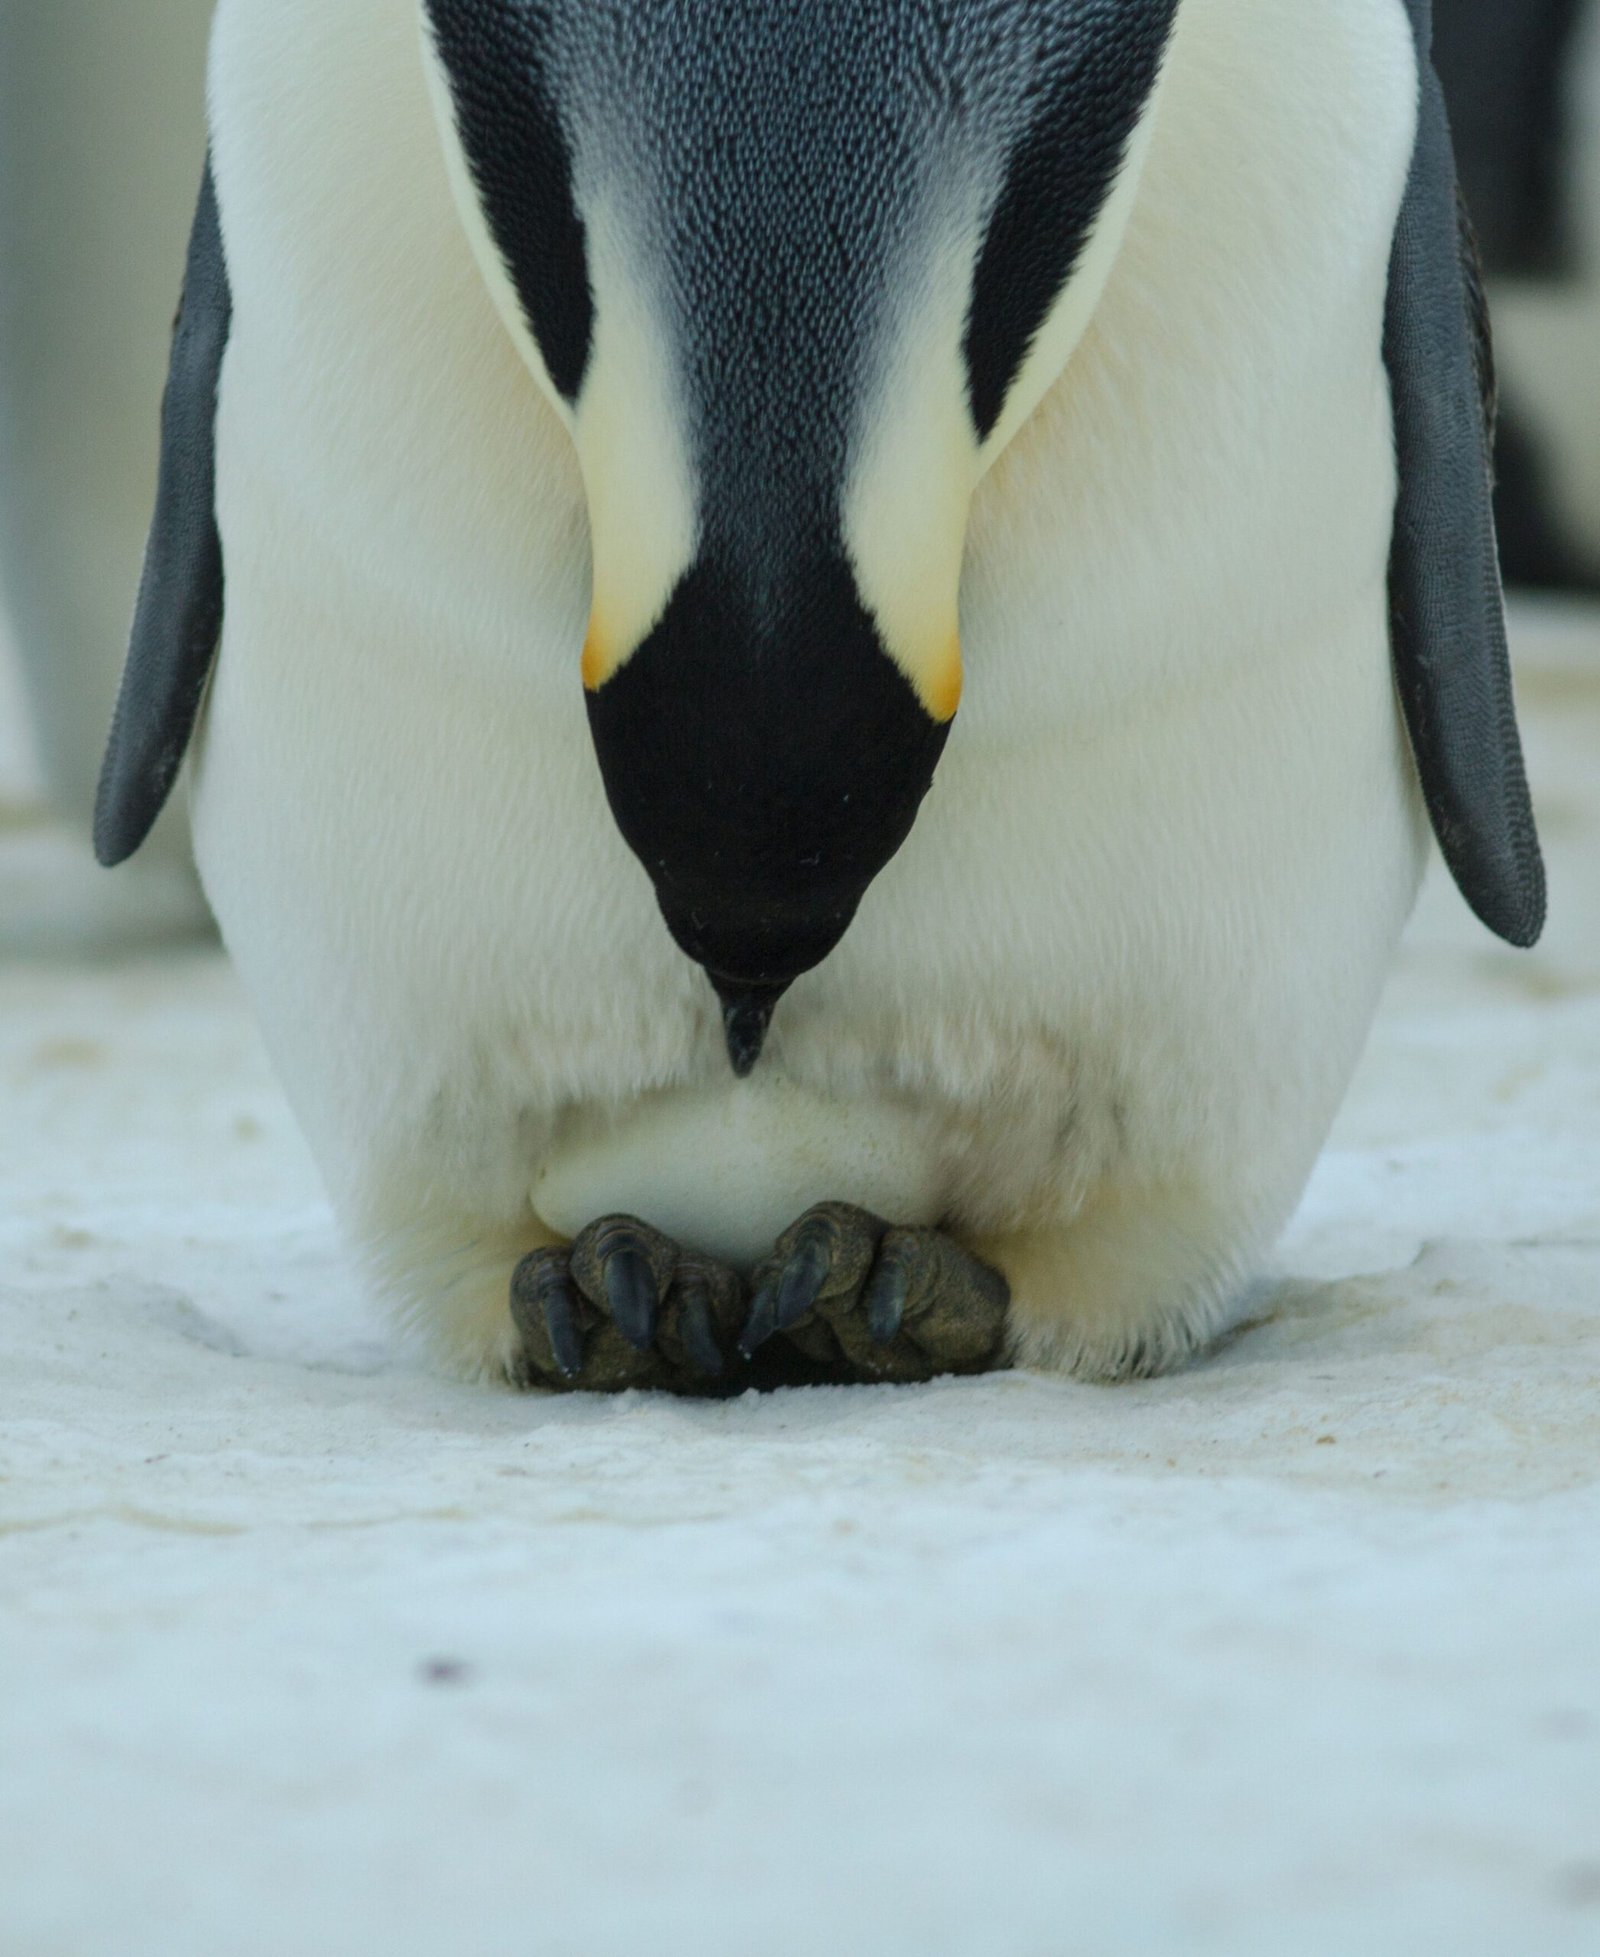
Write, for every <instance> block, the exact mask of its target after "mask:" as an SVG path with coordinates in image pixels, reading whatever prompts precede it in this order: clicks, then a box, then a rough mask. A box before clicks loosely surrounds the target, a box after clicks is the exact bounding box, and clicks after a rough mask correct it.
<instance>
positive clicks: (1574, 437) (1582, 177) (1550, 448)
mask: <svg viewBox="0 0 1600 1957" xmlns="http://www.w3.org/2000/svg"><path fill="white" fill-rule="evenodd" d="M1438 13H1439V24H1438V43H1437V54H1438V65H1439V70H1440V74H1441V77H1442V79H1443V81H1444V85H1445V94H1446V98H1447V100H1448V103H1449V108H1450V115H1451V120H1452V123H1453V126H1454V128H1455V132H1456V144H1457V152H1458V155H1459V158H1460V166H1461V181H1462V187H1463V189H1464V190H1465V192H1466V197H1467V205H1468V208H1469V209H1470V210H1471V212H1472V216H1473V221H1474V223H1475V225H1476V227H1477V231H1478V236H1479V239H1480V241H1481V244H1482V247H1483V255H1484V261H1485V263H1486V265H1487V266H1488V269H1489V275H1490V281H1489V296H1490V305H1491V310H1492V312H1493V313H1494V316H1495V335H1496V341H1497V344H1498V348H1499V353H1500V371H1501V379H1502V385H1503V409H1504V412H1503V414H1502V417H1501V428H1500V452H1499V458H1498V474H1499V483H1498V496H1497V514H1498V517H1499V525H1500V541H1501V554H1502V561H1503V563H1504V566H1505V570H1506V574H1507V576H1508V577H1509V578H1510V579H1511V580H1512V581H1513V582H1514V583H1521V584H1530V585H1542V586H1546V587H1551V588H1556V589H1562V588H1565V589H1570V590H1578V591H1590V592H1594V591H1600V0H1515V4H1508V0H1439V9H1438Z"/></svg>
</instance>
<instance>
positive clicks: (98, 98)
mask: <svg viewBox="0 0 1600 1957" xmlns="http://www.w3.org/2000/svg"><path fill="white" fill-rule="evenodd" d="M211 11H212V0H0V268H3V273H4V276H3V279H0V592H3V594H4V597H5V599H6V601H7V605H8V609H9V613H10V625H11V635H12V637H13V638H14V640H15V642H16V645H17V649H18V652H19V654H20V663H21V668H22V675H23V689H24V693H25V697H26V701H27V704H28V708H29V709H30V717H31V722H32V729H31V733H32V748H33V751H34V758H35V764H36V769H37V773H38V775H39V776H40V777H41V778H42V781H43V784H44V787H45V790H46V793H47V795H48V797H49V799H50V800H51V802H52V803H53V804H54V807H55V809H56V811H57V812H58V813H59V814H60V815H61V816H62V817H63V818H64V819H65V820H66V821H68V822H69V823H70V824H71V825H72V827H73V828H74V829H75V830H77V831H78V832H80V834H81V836H82V838H83V846H82V850H81V865H82V877H81V881H80V880H79V879H78V877H77V876H76V874H73V875H72V876H71V877H69V878H68V881H69V882H70V884H71V888H70V889H63V888H62V887H61V886H60V885H58V886H57V887H55V888H54V889H53V890H52V891H51V892H50V903H49V905H48V915H47V916H40V917H18V916H16V915H15V914H13V915H10V916H8V917H7V918H5V919H0V944H6V945H9V946H11V947H12V948H16V946H17V943H18V940H19V938H20V939H22V940H24V941H25V940H27V939H28V938H29V937H30V936H35V937H37V936H40V935H42V936H43V937H44V938H45V939H46V940H47V941H48V940H54V941H55V942H56V943H57V944H59V943H60V942H61V940H62V939H63V938H64V939H66V940H67V941H68V942H69V943H70V944H71V945H73V946H76V947H77V948H80V949H81V948H85V947H86V946H87V947H90V948H92V947H94V946H96V945H98V946H100V947H101V948H105V949H112V948H115V947H117V946H119V945H124V944H127V943H129V942H137V941H139V940H141V939H156V938H162V937H172V936H181V935H185V934H188V933H192V932H193V931H195V930H197V929H200V928H203V925H204V908H203V902H202V899H201V897H200V894H199V890H198V886H197V884H196V883H195V881H194V879H193V877H192V875H191V874H190V872H189V869H188V840H187V834H186V830H185V824H184V817H183V811H182V808H181V806H177V807H175V808H174V809H173V810H171V811H169V813H168V814H167V816H166V817H165V818H164V820H163V824H162V830H161V832H160V835H159V838H158V846H157V848H156V849H154V850H153V851H149V852H146V854H145V855H144V856H143V857H142V858H141V861H140V864H139V865H138V866H137V869H136V871H135V872H134V873H133V875H132V879H131V881H124V880H122V879H113V878H100V877H97V876H95V875H94V874H93V871H92V867H91V861H90V856H89V850H88V843H87V836H88V829H89V819H90V811H91V807H92V803H93V796H94V785H95V779H96V774H97V771H98V768H99V763H100V757H101V753H102V750H103V747H104V741H105V734H106V729H107V726H108V725H109V721H110V715H111V707H112V703H113V700H114V698H115V693H116V685H117V677H118V673H119V671H120V668H121V663H122V658H123V655H124V652H125V650H126V637H127V626H128V620H129V616H130V614H131V610H132V604H133V596H134V591H135V587H136V585H137V581H138V567H139V558H140V553H141V550H142V548H143V544H144V537H145V532H146V527H147V524H148V519H149V511H150V504H151V496H152V487H153V484H154V479H155V467H156V454H157V415H156V403H157V400H158V398H159V394H160V388H161V380H162V375H163V373H164V371H165V365H166V358H167V349H168V339H169V334H170V328H171V322H172V312H173V294H174V292H175V291H176V289H177V282H178V272H179V268H180V267H181V265H182V262H183V251H184V242H185V238H186V235H187V227H188V224H189V220H190V217H191V215H192V211H193V204H194V185H195V182H196V181H197V178H198V175H199V170H200V162H201V157H202V154H203V150H204V143H205V137H204V118H203V106H202V105H203V89H202V75H203V70H204V64H205V43H206V31H207V27H208V25H209V21H210V16H211ZM1435 31H1436V39H1437V45H1436V57H1437V60H1438V64H1439V66H1440V69H1441V71H1442V73H1443V75H1444V79H1445V84H1446V88H1447V90H1448V92H1449V94H1450V97H1451V103H1452V114H1453V117H1454V121H1455V126H1456V137H1457V146H1458V149H1459V152H1460V160H1461V172H1462V179H1463V183H1464V186H1465V189H1466V194H1467V198H1468V201H1469V204H1470V205H1471V208H1472V211H1473V215H1474V218H1475V221H1476V224H1477V227H1478V231H1479V234H1480V237H1481V240H1482V244H1483V250H1484V257H1485V260H1486V262H1487V265H1488V269H1489V273H1490V277H1491V282H1492V293H1493V301H1494V312H1495V319H1496V330H1497V342H1498V347H1499V357H1500V369H1501V381H1502V390H1503V404H1504V421H1503V431H1502V445H1501V455H1500V475H1501V483H1500V521H1501V537H1502V550H1503V556H1504V560H1505V566H1506V572H1507V578H1508V581H1509V582H1510V583H1512V584H1521V585H1532V586H1542V587H1545V588H1550V589H1557V590H1568V591H1579V592H1593V593H1600V0H1438V5H1437V8H1436V23H1435ZM15 745H16V743H15V742H13V743H12V746H15ZM77 862H78V858H77V857H74V870H75V869H76V865H77Z"/></svg>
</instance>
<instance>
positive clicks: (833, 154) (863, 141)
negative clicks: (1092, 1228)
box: [421, 0, 1179, 1072]
mask: <svg viewBox="0 0 1600 1957" xmlns="http://www.w3.org/2000/svg"><path fill="white" fill-rule="evenodd" d="M421 4H422V7H423V13H424V42H425V57H426V60H427V64H428V68H429V73H430V77H431V80H432V84H433V90H434V96H435V102H436V105H437V107H438V110H439V114H440V122H441V127H442V129H443V132H444V137H445V150H446V158H447V161H448V163H449V166H450V169H451V174H452V178H453V181H454V183H455V187H456V191H457V196H458V201H459V203H460V205H461V208H462V211H463V213H464V217H465V221H466V223H467V226H468V229H469V231H470V232H471V234H472V236H473V239H474V242H475V244H476V246H477V250H478V256H479V259H480V263H481V264H482V266H483V269H484V272H485V276H486V277H487V279H488V281H489V284H490V287H491V289H492V291H493V293H494V295H495V298H496V300H497V303H498V304H499V307H500V311H501V315H502V317H503V319H504V320H505V322H506V325H507V327H508V329H509V331H510V332H511V333H512V335H513V336H514V337H515V339H516V341H517V343H518V345H519V346H520V347H521V349H522V351H523V354H524V356H525V358H526V360H527V363H528V365H529V367H530V369H531V371H532V374H533V376H534V378H535V380H536V381H537V383H538V384H539V385H540V386H541V387H542V388H543V389H544V391H545V393H546V394H547V395H548V397H549V399H550V400H551V402H552V403H553V405H554V406H555V407H556V409H557V411H558V413H559V414H560V415H561V417H562V419H563V420H564V421H565V422H566V425H567V427H568V428H569V430H570V432H571V435H572V439H573V441H574V443H575V445H576V450H577V455H578V459H579V463H580V466H581V470H582V474H583V478H584V483H585V488H586V492H587V497H588V504H589V519H590V534H591V539H592V550H593V570H594V600H593V614H592V619H591V623H590V627H589V632H588V638H587V642H586V644H585V646H584V647H583V649H582V655H581V665H582V679H583V683H584V686H585V687H586V689H587V697H588V708H589V719H590V725H591V729H592V732H593V737H594V743H595V748H596V751H597V754H598V757H599V763H600V768H601V771H602V774H603V777H604V781H605V787H606V791H607V795H608V797H609V800H610V804H611V809H612V812H613V814H614V816H615V819H616V821H617V823H618V825H619V827H620V829H621V831H622V834H623V836H624V837H625V838H626V840H627V842H628V844H629V845H630V847H631V848H632V850H633V851H634V853H635V855H636V856H637V857H638V859H639V861H640V862H641V863H642V865H643V866H644V868H645V870H646V871H647V872H648V873H649V875H650V877H651V880H652V882H653V883H654V886H655V890H656V895H657V898H658V900H659V903H660V906H661V910H662V913H663V915H664V917H665V920H666V923H667V926H668V928H669V929H670V930H671V932H672V935H673V936H674V938H675V939H676V940H677V942H678V944H679V945H680V947H681V948H682V949H683V950H684V951H685V952H686V953H687V954H688V956H689V957H691V958H693V959H694V960H696V961H697V962H698V963H699V964H701V965H702V966H703V967H704V968H705V969H706V971H707V973H708V974H709V975H710V977H711V979H712V982H713V984H714V985H715V986H716V988H717V990H718V993H719V995H720V996H721V998H722V1001H723V1005H724V1008H725V1016H726V1022H727V1027H728V1038H729V1051H730V1056H731V1058H732V1059H733V1062H734V1065H735V1067H736V1069H738V1070H739V1071H741V1072H746V1071H748V1070H749V1068H750V1067H752V1066H753V1065H754V1064H755V1061H756V1059H757V1058H758V1056H759V1053H760V1049H761V1042H762V1039H763V1037H764V1035H765V1031H766V1027H767V1023H768V1020H769V1019H770V1016H771V1013H772V1010H773V1007H774V1006H775V1004H776V1002H777V1000H778V999H779V997H780V996H781V995H782V993H783V992H784V990H785V989H786V988H787V987H788V986H789V985H790V984H792V983H793V981H794V980H795V979H796V978H798V977H799V976H800V975H801V974H802V973H804V972H806V971H809V970H810V969H812V968H813V967H814V966H816V965H818V964H820V963H821V962H822V960H824V959H825V958H826V957H828V955H829V954H830V953H831V952H832V951H833V950H834V948H835V947H836V946H837V945H838V943H839V941H840V939H841V938H842V937H843V936H844V934H845V932H846V931H847V930H848V929H849V927H850V924H851V922H852V920H853V918H854V917H855V915H856V911H857V908H858V906H859V905H860V903H861V901H862V898H863V896H864V895H865V893H866V891H867V889H868V887H869V886H870V884H871V883H872V881H873V879H874V878H875V877H876V876H877V875H878V874H879V873H880V872H881V871H882V870H883V869H884V868H885V866H886V865H887V864H888V863H889V862H890V860H891V859H892V858H893V857H894V856H895V854H896V853H897V851H898V850H899V849H900V847H901V845H902V844H903V843H904V842H905V840H906V838H907V836H908V835H909V834H910V832H911V829H912V826H913V823H914V822H915V820H916V817H917V813H918V810H919V808H920V806H921V803H922V801H923V799H924V797H925V796H926V794H927V793H928V790H929V788H930V787H931V785H932V783H933V779H934V773H935V769H936V767H937V765H938V762H939V758H940V755H941V753H942V752H943V749H944V746H945V743H946V741H947V739H948V737H949V733H950V729H951V724H952V721H953V720H954V717H955V714H956V710H957V707H958V705H959V703H960V699H961V693H962V686H963V672H962V654H961V640H960V622H959V595H960V584H961V567H962V556H963V549H964V544H965V536H966V529H967V519H968V512H969V508H970V505H971V502H972V498H973V495H974V493H975V491H976V489H977V486H978V484H979V482H980V481H981V480H982V477H983V475H984V473H985V471H986V470H987V469H988V468H989V466H990V465H991V464H992V463H993V461H994V459H995V458H996V456H997V455H998V454H999V453H1000V451H1001V450H1002V449H1003V448H1004V447H1005V446H1006V444H1007V443H1008V442H1009V441H1010V440H1011V438H1012V436H1013V435H1014V434H1015V432H1016V431H1017V429H1018V428H1019V427H1020V426H1021V425H1022V423H1023V422H1024V421H1025V420H1026V419H1027V418H1028V416H1029V415H1030V414H1031V413H1032V412H1033V410H1034V408H1035V407H1036V406H1037V405H1038V403H1039V401H1040V400H1041V399H1042V397H1043V395H1044V394H1045V392H1046V391H1047V390H1048V388H1049V387H1050V386H1051V385H1052V383H1053V382H1054V381H1055V380H1056V378H1057V377H1058V376H1059V375H1060V373H1061V372H1062V370H1063V368H1064V367H1065V365H1066V364H1067V362H1068V360H1069V359H1070V356H1071V354H1072V352H1073V349H1074V348H1075V346H1076V345H1077V343H1078V341H1079V339H1080V338H1081V336H1082V334H1083V332H1084V330H1085V328H1086V327H1087V325H1088V322H1089V319H1090V317H1091V315H1092V313H1093V311H1094V309H1095V306H1096V304H1097V302H1098V300H1099V297H1100V295H1101V292H1102V291H1103V289H1104V285H1105V281H1106V278H1107V276H1108V274H1109V270H1110V267H1111V264H1112V261H1113V259H1114V257H1115V254H1116V250H1117V246H1118V244H1119V242H1120V240H1121V237H1122V233H1123V230H1124V228H1125V226H1126V222H1127V219H1128V216H1129V213H1130V210H1131V206H1132V202H1133V197H1134V192H1135V187H1136V182H1137V176H1138V166H1139V163H1140V161H1141V159H1142V154H1143V148H1144V141H1145V138H1146V135H1147V133H1148V129H1149V125H1150V120H1151V113H1152V108H1153V104H1154V101H1155V97H1156V93H1157V87H1158V82H1159V77H1160V72H1161V66H1162V59H1163V55H1164V52H1165V48H1166V45H1167V42H1168V39H1169V37H1170V34H1171V31H1172V26H1173V21H1174V17H1175V14H1176V11H1177V7H1178V4H1179V0H960V3H959V4H958V3H957V0H421ZM577 656H578V649H577V648H576V647H575V648H574V657H575V661H576V659H577Z"/></svg>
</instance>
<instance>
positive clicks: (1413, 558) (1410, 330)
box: [1384, 0, 1545, 946]
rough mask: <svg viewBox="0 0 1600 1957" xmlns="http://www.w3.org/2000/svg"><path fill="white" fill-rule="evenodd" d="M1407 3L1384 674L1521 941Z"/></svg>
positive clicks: (1498, 670)
mask: <svg viewBox="0 0 1600 1957" xmlns="http://www.w3.org/2000/svg"><path fill="white" fill-rule="evenodd" d="M1406 6H1407V11H1408V12H1409V14H1410V17H1411V24H1412V28H1413V30H1414V32H1415V34H1416V38H1417V53H1418V66H1419V70H1420V74H1421V99H1420V111H1419V119H1418V129H1417V147H1416V154H1415V156H1414V158H1413V160H1412V166H1411V177H1410V182H1409V184H1408V186H1407V189H1406V195H1405V201H1404V204H1403V205H1402V207H1401V212H1400V222H1399V227H1398V229H1397V231H1396V234H1395V241H1394V255H1393V259H1392V262H1391V265H1390V275H1389V302H1388V313H1387V318H1386V321H1385V327H1384V358H1385V361H1386V363H1387V366H1388V370H1389V380H1390V386H1391V389H1392V392H1393V396H1394V424H1395V442H1396V447H1397V452H1398V461H1399V500H1398V504H1397V507H1396V510H1395V527H1394V541H1393V548H1392V551H1391V556H1390V564H1389V602H1390V624H1391V637H1392V641H1393V647H1394V659H1395V674H1396V680H1397V684H1398V687H1399V692H1400V699H1401V704H1402V706H1403V708H1404V711H1405V718H1406V725H1407V727H1408V729H1409V730H1410V735H1411V746H1412V751H1413V753H1414V754H1415V756H1416V761H1417V770H1418V773H1419V774H1420V776H1421V778H1422V789H1423V794H1424V796H1425V798H1426V800H1427V805H1428V813H1429V815H1430V816H1431V818H1432V821H1433V827H1434V832H1435V834H1436V835H1437V836H1438V838H1439V845H1440V847H1441V849H1442V850H1443V852H1444V857H1445V861H1446V862H1447V863H1448V864H1449V866H1450V871H1451V874H1452V875H1453V876H1454V877H1455V880H1456V882H1457V884H1458V885H1459V886H1460V889H1461V893H1462V895H1463V896H1464V897H1465V898H1466V900H1467V902H1468V903H1469V904H1470V905H1471V906H1472V908H1473V910H1474V911H1476V912H1477V914H1478V916H1479V917H1480V918H1481V919H1482V920H1483V922H1484V923H1485V924H1487V925H1488V927H1489V929H1490V930H1491V931H1494V932H1495V933H1497V935H1499V936H1500V937H1502V938H1504V939H1506V940H1507V941H1508V942H1509V943H1511V944H1514V945H1521V946H1527V945H1532V944H1535V943H1536V942H1537V941H1538V939H1539V936H1540V934H1541V932H1542V931H1543V929H1544V918H1545V880H1544V864H1543V862H1542V860H1541V857H1540V853H1539V837H1538V832H1537V829H1536V828H1535V825H1534V815H1533V804H1532V800H1531V798H1530V796H1529V793H1528V778H1527V772H1526V769H1525V768H1524V765H1523V759H1522V744H1521V741H1520V739H1519V737H1518V733H1517V718H1516V703H1515V700H1514V698H1513V694H1512V684H1511V661H1510V657H1509V655H1508V652H1507V648H1506V626H1505V603H1504V597H1503V594H1502V590H1501V583H1500V564H1499V557H1498V553H1497V548H1496V541H1495V529H1494V515H1493V507H1492V497H1493V486H1494V485H1493V470H1492V464H1491V460H1490V458H1491V455H1492V452H1493V445H1494V420H1495V389H1494V361H1493V356H1492V353H1491V351H1490V339H1489V322H1488V312H1487V308H1486V306H1485V303H1484V298H1483V284H1482V276H1481V271H1480V268H1479V264H1478V256H1477V250H1476V246H1475V245H1474V243H1473V239H1472V230H1471V226H1470V224H1469V223H1468V222H1467V221H1466V217H1465V213H1464V210H1463V208H1462V205H1461V200H1460V195H1459V192H1458V190H1457V187H1456V166H1455V155H1454V150H1453V146H1452V143H1451V137H1450V125H1449V119H1448V117H1447V115H1446V112H1445V105H1444V95H1443V91H1442V89H1441V88H1440V85H1439V80H1438V77H1437V75H1436V74H1435V72H1434V67H1433V58H1432V42H1433V21H1432V7H1431V0H1406Z"/></svg>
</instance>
